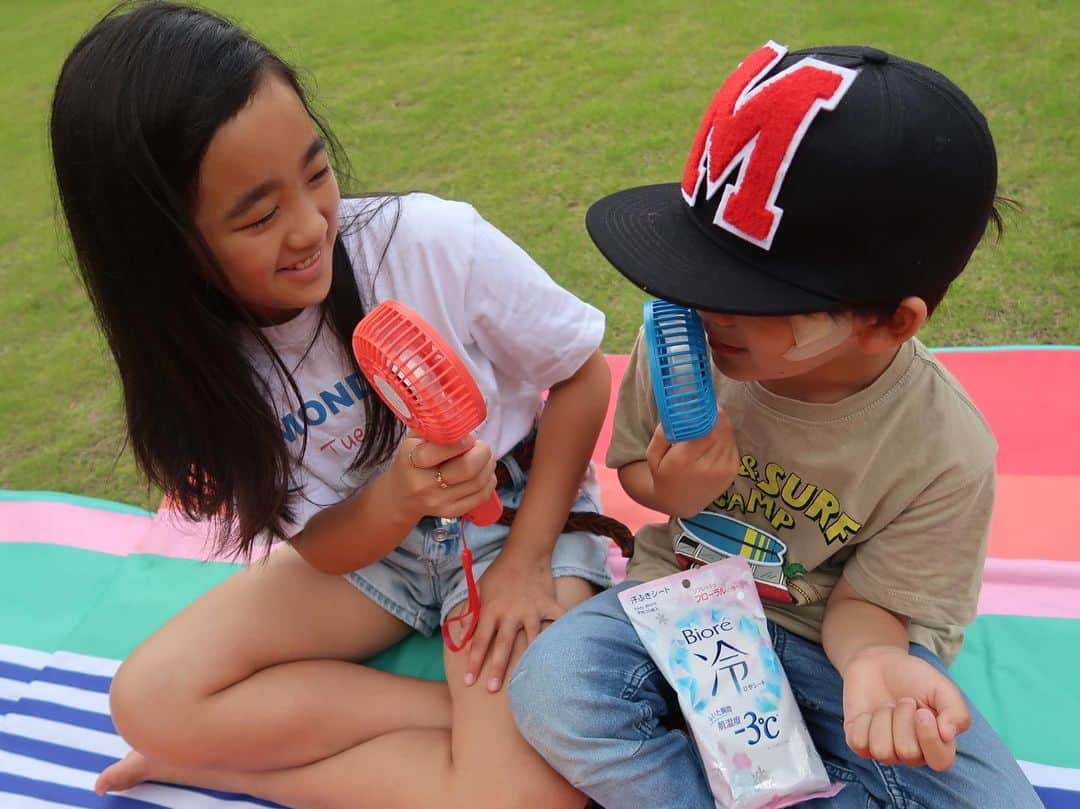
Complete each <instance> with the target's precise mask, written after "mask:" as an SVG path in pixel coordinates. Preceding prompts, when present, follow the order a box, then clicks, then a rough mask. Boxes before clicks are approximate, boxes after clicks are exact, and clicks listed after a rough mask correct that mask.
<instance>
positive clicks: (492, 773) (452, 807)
mask: <svg viewBox="0 0 1080 809" xmlns="http://www.w3.org/2000/svg"><path fill="white" fill-rule="evenodd" d="M556 593H557V595H558V598H559V601H560V603H562V604H563V605H564V606H567V607H569V606H572V605H574V604H577V603H579V602H581V601H583V600H585V599H586V598H588V597H589V596H590V595H592V587H591V585H589V584H588V583H587V582H585V581H582V580H581V579H572V578H560V579H558V580H556ZM522 651H524V636H521V637H519V640H518V644H517V646H516V647H515V649H514V656H513V658H512V663H511V665H513V663H514V662H516V661H517V658H518V657H519V656H520V655H521V652H522ZM445 660H446V673H447V678H448V680H449V688H450V694H451V697H452V700H453V729H452V731H451V730H446V729H440V728H420V727H413V728H405V729H400V730H395V731H392V732H389V733H386V734H383V735H381V736H379V737H378V738H374V739H371V740H370V741H366V742H363V743H360V744H358V745H356V746H354V747H352V748H351V749H348V750H345V751H343V752H340V753H338V754H336V755H331V756H328V757H327V758H324V759H322V760H320V761H316V762H314V763H311V764H307V765H306V766H299V767H292V768H288V769H279V770H275V771H272V772H265V771H263V772H251V771H247V772H245V771H233V770H230V771H221V770H218V771H213V770H205V769H200V770H183V769H178V768H175V767H167V766H163V765H158V764H157V763H156V762H154V761H152V760H143V761H142V762H141V764H142V770H141V772H140V776H141V778H140V780H142V779H148V780H163V781H171V782H173V783H184V784H190V785H193V786H201V787H206V788H210V789H220V790H225V791H230V792H246V793H248V794H250V795H254V796H256V797H260V798H264V799H267V800H272V801H276V802H278V803H282V804H284V805H286V806H294V807H298V808H300V809H324V808H325V809H336V808H337V807H341V809H364V807H378V809H384V808H385V809H418V807H425V808H426V807H430V806H441V807H445V809H536V808H537V807H542V809H581V807H583V806H584V805H585V798H584V797H583V796H582V795H581V794H580V793H579V792H577V791H576V790H574V789H573V788H572V787H570V786H569V785H568V784H567V783H566V782H565V781H563V780H562V778H560V777H559V776H558V775H557V774H556V773H555V772H554V771H553V770H551V769H550V768H549V767H548V766H547V764H546V763H545V762H544V761H543V759H541V758H540V756H539V755H537V754H536V753H535V752H534V751H533V750H532V748H531V747H529V746H528V745H527V744H526V743H525V741H524V740H523V739H522V738H521V737H520V736H519V735H518V732H517V728H516V727H515V725H514V722H513V718H512V716H511V713H510V703H509V699H508V697H507V693H506V689H503V690H501V691H499V692H498V693H496V694H490V693H488V692H487V690H486V689H484V688H483V687H482V686H473V687H471V688H466V687H465V686H464V685H463V684H462V683H463V677H464V673H465V655H464V654H460V653H459V654H453V653H450V652H446V657H445ZM484 674H485V676H482V677H481V678H480V679H479V682H480V683H483V682H486V679H487V676H486V675H487V672H484ZM130 785H131V784H125V786H130Z"/></svg>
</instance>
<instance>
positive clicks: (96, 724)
mask: <svg viewBox="0 0 1080 809" xmlns="http://www.w3.org/2000/svg"><path fill="white" fill-rule="evenodd" d="M11 713H12V714H13V715H15V716H33V717H37V718H38V719H51V720H52V721H53V722H61V723H63V724H65V725H74V726H75V727H79V728H86V729H87V730H99V731H101V732H102V733H111V734H112V735H114V736H115V735H117V733H116V726H115V725H113V721H112V717H110V716H109V715H108V714H103V713H96V712H95V711H84V710H82V709H81V708H71V707H69V706H67V705H57V704H56V703H55V702H45V701H43V700H40V699H27V698H26V697H23V698H22V699H21V700H19V705H18V707H16V708H15V709H13V710H12V711H11Z"/></svg>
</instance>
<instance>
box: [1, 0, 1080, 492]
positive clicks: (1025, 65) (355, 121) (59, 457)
mask: <svg viewBox="0 0 1080 809" xmlns="http://www.w3.org/2000/svg"><path fill="white" fill-rule="evenodd" d="M108 5H110V4H109V3H102V2H97V1H96V0H94V1H93V2H91V1H90V0H5V2H4V3H3V4H2V7H0V18H2V20H3V24H2V26H0V52H3V53H4V54H5V55H6V56H7V59H6V69H5V70H4V71H2V72H0V104H2V108H3V110H4V122H3V125H2V126H0V153H2V154H3V161H2V168H0V171H2V172H3V174H2V179H3V183H2V188H3V193H4V196H5V201H6V204H5V210H4V215H3V217H0V244H2V249H0V289H2V290H3V291H2V293H0V382H2V384H0V425H2V426H0V488H26V489H33V488H40V489H57V490H66V491H71V492H77V493H80V494H86V495H92V496H97V497H106V498H111V499H115V500H121V501H125V502H129V503H134V504H139V505H144V506H147V507H150V508H153V507H154V506H155V505H156V499H157V497H156V495H154V494H152V493H147V492H146V490H145V487H144V486H143V485H142V484H141V483H140V482H139V478H138V475H137V472H136V470H135V469H134V465H133V463H132V462H131V459H130V456H129V455H127V454H126V453H124V452H123V437H122V436H123V428H122V423H121V413H120V406H119V395H118V387H117V381H116V375H115V372H114V370H113V368H112V367H111V364H110V360H109V357H108V355H107V352H106V350H105V348H104V344H103V342H102V340H101V339H100V336H99V335H98V333H97V331H96V329H95V327H94V324H93V321H92V318H91V315H90V310H89V306H88V304H87V302H86V299H85V297H84V295H83V292H82V290H81V288H80V287H79V284H78V282H77V280H76V278H75V276H74V274H73V271H72V268H71V264H70V260H69V257H68V248H67V245H66V242H65V240H64V237H63V232H62V228H61V227H60V225H59V223H58V220H57V217H56V211H55V207H56V205H55V197H54V192H53V187H52V175H51V169H50V165H49V160H48V156H47V151H48V150H47V143H46V137H45V134H46V128H47V118H46V116H47V109H48V105H49V100H50V96H51V92H52V86H53V83H54V81H55V77H56V74H57V72H58V70H59V66H60V64H61V62H62V60H63V58H64V56H65V55H66V53H67V51H68V50H69V48H70V47H71V46H72V45H73V44H74V42H75V40H76V39H77V37H78V36H79V35H80V33H81V32H82V31H83V30H85V28H86V27H87V26H88V25H90V24H91V22H92V21H93V20H94V19H95V18H96V17H97V16H98V15H99V14H100V13H101V12H102V11H103V10H104V9H105V8H106V7H108ZM211 5H212V6H213V7H214V8H215V9H218V10H220V11H223V12H225V13H227V14H229V15H232V16H234V17H236V18H237V19H239V20H240V21H242V22H243V23H245V24H246V25H248V26H249V27H250V28H252V29H253V30H254V31H255V32H256V33H257V34H258V35H260V36H261V37H263V38H264V39H266V40H267V41H268V42H269V43H270V44H271V45H272V46H274V47H275V48H277V49H278V50H279V51H280V52H281V53H282V54H283V55H284V56H285V57H286V58H287V59H289V60H291V61H293V62H295V63H297V64H299V65H300V66H302V67H303V68H304V69H305V72H306V73H307V74H308V75H309V76H310V77H311V78H312V80H313V84H314V87H315V89H316V93H317V96H318V100H319V105H320V106H321V108H322V109H323V111H324V112H325V113H326V114H327V116H328V118H329V119H330V122H331V124H332V125H333V126H334V128H335V129H336V131H337V134H338V135H339V137H341V139H342V140H343V142H344V143H345V145H346V147H347V149H348V151H349V153H350V156H351V158H352V161H353V163H354V166H355V171H356V187H355V188H354V189H353V190H357V191H360V190H410V189H423V190H427V191H431V192H433V193H436V194H439V195H442V196H446V197H451V198H458V199H467V200H469V201H470V202H472V203H473V204H475V205H476V206H477V207H478V208H479V209H480V211H481V212H482V213H483V214H484V215H485V216H486V217H487V218H488V219H490V220H491V221H493V222H494V223H495V224H496V225H498V226H499V227H500V228H502V229H503V230H504V231H506V232H507V233H509V234H510V235H511V236H512V237H514V238H515V239H516V240H517V241H518V242H519V243H521V244H522V245H523V246H524V247H525V248H526V249H527V250H529V251H530V252H531V253H532V254H533V255H534V256H535V257H536V258H537V259H538V260H539V261H540V263H541V264H542V265H544V266H545V267H546V268H547V269H548V270H549V271H550V272H551V273H552V275H553V276H554V277H555V278H556V279H558V280H559V281H560V282H561V283H563V284H564V285H566V286H567V287H569V288H570V289H571V290H573V291H574V292H576V293H577V294H579V295H581V296H582V297H584V298H586V299H587V300H590V301H592V302H594V303H596V304H598V305H599V306H601V307H602V308H603V309H604V310H605V311H606V312H607V313H608V317H609V321H608V322H609V328H608V336H607V340H606V342H605V348H606V349H607V350H608V351H626V350H627V349H628V348H629V345H630V341H631V339H632V336H633V334H634V332H635V330H636V328H637V324H638V322H639V312H640V309H639V304H640V301H641V300H642V296H641V295H639V294H638V293H636V292H635V291H634V290H633V289H632V288H631V287H630V286H629V285H628V284H627V283H625V282H624V281H622V279H621V276H619V275H618V274H617V273H616V272H615V271H614V270H612V269H610V268H609V267H608V266H607V265H606V263H605V262H604V261H603V259H601V258H600V256H599V254H598V253H596V251H595V250H594V249H593V247H592V246H591V243H590V242H589V240H588V237H587V236H586V234H585V230H584V227H583V217H584V213H585V209H586V208H587V206H588V205H589V203H590V202H592V201H593V200H595V199H596V198H598V197H600V196H602V195H604V194H606V193H608V192H611V191H614V190H616V189H618V188H621V187H624V186H627V185H634V184H643V183H651V182H668V181H673V180H677V179H679V177H680V175H681V171H682V166H683V162H684V160H685V157H686V152H687V150H688V148H689V144H690V140H691V138H692V137H693V135H694V132H695V131H696V128H697V125H698V122H699V120H700V116H701V113H702V111H703V109H704V107H705V105H706V104H707V102H708V100H709V98H710V97H711V95H712V92H713V91H714V90H715V88H716V86H717V84H718V83H719V82H720V81H721V80H722V78H723V77H724V76H725V75H726V73H727V72H729V71H730V70H731V69H733V68H734V66H735V64H736V63H737V62H738V61H739V59H741V58H742V57H743V56H745V55H746V54H747V53H748V52H750V51H751V50H752V49H754V48H755V47H757V46H759V45H760V44H762V43H763V42H765V41H766V40H768V39H774V40H776V41H778V42H781V43H784V44H786V45H788V46H790V47H791V48H793V49H794V48H799V47H805V46H810V45H816V44H843V43H852V42H855V43H863V44H873V45H876V46H878V47H882V48H885V49H887V50H891V51H894V52H896V53H899V54H902V55H905V56H908V57H910V58H913V59H917V60H919V61H923V62H927V63H929V64H931V65H933V66H935V67H937V68H938V69H940V70H942V71H943V72H945V73H946V74H947V75H949V76H950V77H951V78H953V79H954V80H955V81H956V82H957V83H958V84H959V85H960V86H962V87H963V88H965V89H966V90H967V91H968V92H969V93H970V95H971V96H972V97H973V98H974V100H975V102H976V103H977V104H978V105H979V106H980V107H981V108H982V109H983V110H984V111H985V112H986V114H987V116H988V117H989V120H990V123H991V126H992V128H993V130H994V133H995V137H996V140H997V144H998V151H999V160H1000V164H1001V172H1000V174H1001V181H1000V190H1001V193H1003V194H1005V195H1007V196H1009V197H1012V198H1014V199H1016V200H1017V201H1019V202H1020V203H1021V204H1022V205H1023V206H1024V211H1023V213H1021V214H1019V215H1011V216H1010V217H1009V230H1008V233H1007V234H1006V238H1005V239H1004V241H1003V242H1001V243H1000V244H998V245H986V246H984V247H983V248H981V249H980V250H979V252H978V253H977V254H976V257H975V259H974V261H973V264H972V265H971V267H970V268H969V270H968V272H967V273H966V274H965V275H964V276H962V277H961V279H960V281H959V282H958V283H957V284H956V285H955V286H954V288H953V292H952V293H951V295H950V297H949V299H947V300H946V302H945V304H944V305H943V307H942V308H941V310H940V311H939V313H938V314H937V315H936V316H935V318H934V320H933V322H932V323H931V324H930V325H929V326H928V328H927V329H926V331H925V333H924V338H925V339H926V341H927V342H928V343H930V344H931V345H959V344H963V345H975V344H1003V343H1072V344H1075V343H1080V316H1078V314H1077V311H1076V305H1077V303H1080V294H1078V291H1080V268H1078V261H1077V258H1078V251H1077V246H1076V235H1077V223H1078V218H1077V208H1076V207H1075V206H1076V200H1077V198H1078V196H1080V187H1078V180H1077V157H1076V150H1077V138H1076V131H1077V129H1078V116H1077V112H1076V101H1075V88H1076V87H1077V86H1078V78H1080V76H1078V70H1077V65H1078V64H1080V52H1078V48H1077V45H1076V40H1075V31H1076V30H1077V28H1078V23H1080V11H1078V9H1080V7H1078V6H1076V5H1075V4H1069V3H1065V2H1040V3H1025V4H1019V3H1010V2H973V1H972V0H933V1H932V2H904V3H867V2H856V1H855V0H843V1H842V2H841V1H840V0H828V1H826V0H815V1H813V2H811V1H809V0H801V1H800V2H787V3H783V2H781V3H764V4H763V3H753V4H751V3H749V2H741V1H740V2H732V1H731V0H729V2H723V3H719V2H714V3H700V4H697V3H686V2H672V1H670V0H650V1H649V2H638V1H637V0H635V1H634V2H630V1H628V0H620V1H618V2H606V3H600V2H507V3H490V2H455V3H452V4H451V3H439V2H432V1H430V0H429V1H427V2H416V0H413V1H412V2H390V1H387V2H365V1H364V0H316V2H312V3H296V2H294V1H293V0H212V2H211ZM1069 31H1073V32H1074V34H1073V35H1070V34H1069V33H1068V32H1069ZM872 202H873V201H872V200H867V203H868V204H871V203H872ZM1070 211H1072V213H1070ZM149 269H151V268H148V270H149Z"/></svg>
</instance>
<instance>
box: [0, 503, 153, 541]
mask: <svg viewBox="0 0 1080 809" xmlns="http://www.w3.org/2000/svg"><path fill="white" fill-rule="evenodd" d="M150 522H151V521H150V519H149V518H147V517H145V516H142V515H139V514H124V513H121V512H117V511H104V510H102V509H96V508H86V507H85V506H76V505H72V504H70V503H56V502H48V501H44V502H43V501H35V500H15V501H5V502H0V542H42V543H46V544H56V545H67V546H69V547H73V548H83V549H85V550H88V551H99V552H101V553H116V554H126V553H131V552H132V551H134V550H135V548H136V547H137V543H138V541H139V538H140V537H141V536H142V535H143V534H145V533H146V531H147V529H149V527H150Z"/></svg>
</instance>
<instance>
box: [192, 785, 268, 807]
mask: <svg viewBox="0 0 1080 809" xmlns="http://www.w3.org/2000/svg"><path fill="white" fill-rule="evenodd" d="M193 791H194V792H201V793H202V794H203V795H209V796H210V797H211V798H217V799H218V800H219V801H248V802H249V803H257V804H258V805H259V806H266V807H268V809H286V807H284V806H282V805H281V804H280V803H274V802H273V801H264V800H263V799H262V798H253V797H251V796H250V795H237V794H235V793H232V792H218V791H217V790H216V789H196V790H193Z"/></svg>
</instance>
